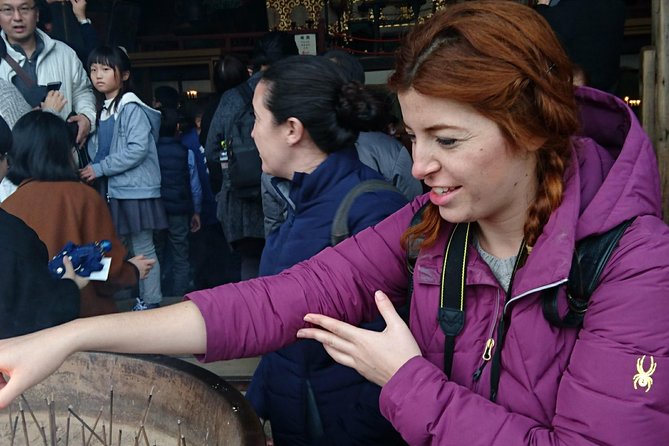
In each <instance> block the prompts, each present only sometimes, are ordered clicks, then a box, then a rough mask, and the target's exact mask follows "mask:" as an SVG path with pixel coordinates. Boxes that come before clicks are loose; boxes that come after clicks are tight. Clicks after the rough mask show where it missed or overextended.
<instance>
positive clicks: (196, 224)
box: [190, 214, 201, 232]
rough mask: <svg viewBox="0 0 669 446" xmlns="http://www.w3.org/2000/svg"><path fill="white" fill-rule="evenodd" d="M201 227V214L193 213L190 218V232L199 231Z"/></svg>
mask: <svg viewBox="0 0 669 446" xmlns="http://www.w3.org/2000/svg"><path fill="white" fill-rule="evenodd" d="M200 227H201V222H200V214H193V216H192V217H191V219H190V232H197V231H199V230H200Z"/></svg>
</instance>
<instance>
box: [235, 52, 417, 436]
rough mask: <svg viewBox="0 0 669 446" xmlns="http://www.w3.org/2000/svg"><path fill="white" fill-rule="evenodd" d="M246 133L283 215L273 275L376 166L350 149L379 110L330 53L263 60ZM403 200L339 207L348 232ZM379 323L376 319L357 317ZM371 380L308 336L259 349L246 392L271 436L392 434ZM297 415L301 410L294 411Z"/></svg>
mask: <svg viewBox="0 0 669 446" xmlns="http://www.w3.org/2000/svg"><path fill="white" fill-rule="evenodd" d="M253 110H254V114H255V117H256V119H255V126H254V128H253V132H252V136H253V139H254V141H255V143H256V146H257V147H258V152H259V153H260V158H261V159H262V170H263V172H264V173H266V174H269V175H272V176H273V177H274V178H273V179H272V185H273V187H274V188H275V189H276V192H277V193H278V194H279V196H280V197H281V200H282V201H283V202H284V204H285V207H286V210H287V215H286V219H285V221H284V222H283V223H282V224H281V225H280V226H279V227H278V228H277V229H276V230H275V231H273V232H271V233H270V234H268V235H267V237H266V240H265V248H264V249H263V252H262V256H261V258H260V275H261V276H268V275H272V274H278V273H280V272H281V271H283V270H285V269H287V268H290V267H291V266H293V265H295V264H297V263H299V262H301V261H303V260H306V259H308V258H310V257H312V256H313V255H315V254H317V253H318V252H320V251H322V250H323V249H325V248H327V247H328V246H330V245H331V243H332V227H333V220H334V219H335V214H336V212H337V209H338V207H339V205H340V204H341V203H342V201H343V200H344V198H345V197H346V195H347V193H348V192H349V191H350V190H352V189H353V188H354V187H356V186H358V185H359V184H361V183H363V182H365V181H366V180H372V179H374V180H377V181H378V180H380V181H383V180H384V178H383V176H382V175H381V174H379V173H378V172H376V171H375V170H373V169H371V168H370V167H367V166H366V165H364V164H363V163H362V162H361V161H360V160H359V158H358V154H357V151H356V149H355V141H356V140H357V139H358V134H359V132H360V130H366V129H369V128H373V127H374V126H375V125H376V124H377V121H378V120H379V119H383V113H384V110H383V108H382V106H381V103H380V102H378V101H377V100H376V97H375V96H373V95H372V93H371V92H369V91H368V90H367V89H365V88H364V86H363V85H361V84H360V83H358V82H356V81H351V80H349V79H348V77H346V76H345V75H344V74H343V73H342V72H341V71H340V70H339V69H338V67H337V66H336V65H335V64H334V63H333V62H332V61H330V60H329V59H326V58H323V57H316V56H293V57H289V58H287V59H284V60H281V61H278V62H276V63H274V64H273V65H272V66H270V67H269V68H268V69H267V70H266V71H265V72H264V73H263V76H262V79H261V80H260V83H259V84H258V86H257V87H256V89H255V93H254V95H253ZM405 204H406V198H405V197H404V196H403V195H402V194H401V193H400V192H399V191H398V190H375V191H369V192H366V193H363V194H361V195H359V196H358V197H357V198H356V199H355V200H354V201H353V204H352V206H351V208H350V210H349V213H348V216H347V225H348V229H349V234H356V233H358V232H360V231H361V230H363V229H365V228H368V227H370V226H372V225H374V224H376V223H378V222H379V221H381V220H383V219H384V218H385V217H387V216H388V215H390V214H392V213H393V212H395V211H397V210H398V209H400V208H401V207H402V206H404V205H405ZM366 328H368V329H376V330H379V331H380V330H383V328H384V324H383V321H381V320H377V321H374V322H373V323H371V324H368V325H366ZM380 390H381V389H380V388H379V387H378V386H377V385H375V384H372V383H369V382H367V380H365V378H363V377H362V376H361V375H359V374H358V373H357V372H355V371H354V370H353V369H350V368H347V367H342V366H341V365H339V364H337V363H335V362H334V361H333V360H332V359H331V358H330V357H329V356H328V355H327V353H326V352H325V350H324V349H323V348H322V347H321V346H320V345H318V344H317V343H315V342H313V341H306V342H298V343H296V344H295V345H292V346H290V347H287V348H284V349H281V350H279V351H277V352H275V353H270V354H268V355H265V356H264V357H263V359H262V361H261V362H260V365H259V366H258V368H257V370H256V372H255V374H254V376H253V381H252V382H251V386H250V387H249V390H248V392H247V394H246V395H247V398H248V399H249V401H250V402H251V404H252V405H253V407H254V408H255V410H256V412H257V413H258V414H259V415H260V416H261V417H262V418H265V419H269V421H270V422H271V425H272V433H273V437H274V441H275V442H276V443H277V444H321V442H322V441H324V439H325V438H328V439H329V441H332V442H333V444H350V443H351V442H353V441H354V439H355V441H359V442H360V443H361V444H366V445H374V444H378V445H392V444H396V443H397V442H398V441H401V439H400V437H399V436H398V435H397V434H396V433H395V432H394V430H393V429H392V427H391V426H390V424H389V423H388V422H387V421H386V420H385V419H383V417H382V416H381V414H380V412H379V409H378V396H379V392H380ZM300 414H301V415H300Z"/></svg>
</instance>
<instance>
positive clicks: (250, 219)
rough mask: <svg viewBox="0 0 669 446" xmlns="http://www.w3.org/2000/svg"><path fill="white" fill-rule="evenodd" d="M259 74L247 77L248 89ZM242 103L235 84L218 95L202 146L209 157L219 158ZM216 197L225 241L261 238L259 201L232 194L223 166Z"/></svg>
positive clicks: (260, 208) (253, 85)
mask: <svg viewBox="0 0 669 446" xmlns="http://www.w3.org/2000/svg"><path fill="white" fill-rule="evenodd" d="M260 76H261V74H260V73H257V74H255V75H253V76H252V77H251V78H250V79H249V80H248V81H247V82H248V84H249V86H250V87H251V89H252V90H255V88H256V85H258V82H259V81H260ZM243 105H244V99H243V98H242V96H241V95H240V94H239V92H238V91H237V89H236V88H233V89H231V90H228V91H226V92H225V93H223V96H221V101H220V102H219V103H218V108H216V112H215V113H214V117H213V118H212V120H211V127H210V128H209V133H208V135H207V144H206V145H205V148H204V149H205V154H206V156H207V159H208V160H209V161H211V162H216V163H217V162H219V159H218V156H219V154H220V150H221V147H220V142H221V139H222V138H224V137H225V135H226V134H229V133H230V131H231V129H232V125H233V124H234V119H235V116H236V114H237V111H238V110H239V109H240V107H242V106H243ZM249 137H250V136H249ZM216 201H217V202H218V206H217V210H216V216H217V217H218V219H219V220H220V222H221V225H222V226H223V232H224V233H225V238H226V239H227V240H228V242H230V243H232V242H235V241H237V240H241V239H244V238H265V232H264V229H263V209H262V204H261V202H260V201H259V200H258V201H256V200H245V199H240V198H238V197H236V196H235V195H234V194H232V193H231V191H230V179H229V177H228V174H227V171H226V170H224V171H223V184H222V186H221V192H220V193H219V194H218V195H217V196H216Z"/></svg>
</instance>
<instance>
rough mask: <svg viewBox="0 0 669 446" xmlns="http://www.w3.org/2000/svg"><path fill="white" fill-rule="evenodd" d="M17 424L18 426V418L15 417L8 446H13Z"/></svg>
mask: <svg viewBox="0 0 669 446" xmlns="http://www.w3.org/2000/svg"><path fill="white" fill-rule="evenodd" d="M10 421H11V420H10ZM18 424H19V416H18V415H16V416H15V417H14V425H13V426H12V442H11V443H10V446H14V438H16V428H17V426H18Z"/></svg>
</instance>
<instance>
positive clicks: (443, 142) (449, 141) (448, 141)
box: [437, 138, 458, 146]
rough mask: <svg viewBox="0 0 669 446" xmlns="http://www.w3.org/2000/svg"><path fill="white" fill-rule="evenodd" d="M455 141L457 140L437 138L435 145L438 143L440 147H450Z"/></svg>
mask: <svg viewBox="0 0 669 446" xmlns="http://www.w3.org/2000/svg"><path fill="white" fill-rule="evenodd" d="M457 141H458V140H457V139H453V138H437V143H439V144H440V145H442V146H452V145H453V144H455V143H456V142H457Z"/></svg>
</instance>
